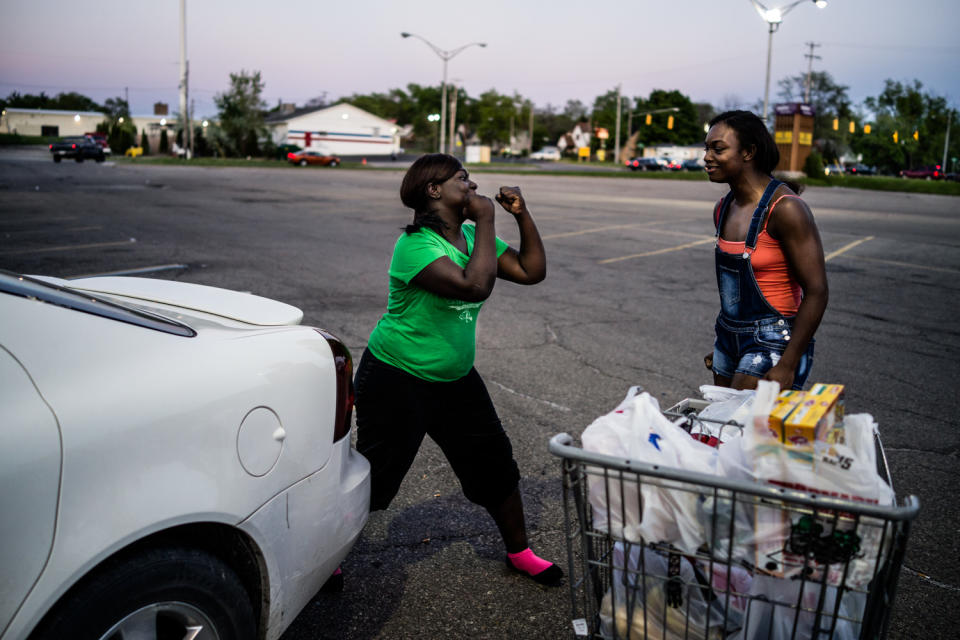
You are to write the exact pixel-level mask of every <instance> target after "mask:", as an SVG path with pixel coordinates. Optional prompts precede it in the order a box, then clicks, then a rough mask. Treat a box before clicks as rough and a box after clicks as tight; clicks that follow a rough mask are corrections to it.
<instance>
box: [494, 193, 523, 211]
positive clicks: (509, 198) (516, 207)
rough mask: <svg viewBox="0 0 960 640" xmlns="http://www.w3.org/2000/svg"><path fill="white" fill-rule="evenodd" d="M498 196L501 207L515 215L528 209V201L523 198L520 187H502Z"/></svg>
mask: <svg viewBox="0 0 960 640" xmlns="http://www.w3.org/2000/svg"><path fill="white" fill-rule="evenodd" d="M496 198H497V202H499V203H500V206H501V207H503V208H504V209H505V210H506V211H508V212H510V213H512V214H513V215H515V216H518V215H520V214H521V213H523V212H524V211H526V210H527V203H526V202H525V201H524V200H523V194H522V193H520V187H500V193H498V194H497V196H496Z"/></svg>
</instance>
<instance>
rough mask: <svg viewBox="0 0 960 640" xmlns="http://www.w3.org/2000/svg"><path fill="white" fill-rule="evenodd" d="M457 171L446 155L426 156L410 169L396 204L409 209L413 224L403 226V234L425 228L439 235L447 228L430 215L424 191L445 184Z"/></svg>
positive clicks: (430, 210)
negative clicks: (434, 185)
mask: <svg viewBox="0 0 960 640" xmlns="http://www.w3.org/2000/svg"><path fill="white" fill-rule="evenodd" d="M461 169H463V165H462V164H460V161H459V160H457V159H456V158H454V157H453V156H451V155H448V154H446V153H428V154H426V155H423V156H420V157H419V158H417V160H416V161H415V162H414V163H413V164H412V165H410V168H409V169H407V173H406V175H405V176H403V184H401V185H400V200H401V201H402V202H403V204H405V205H406V206H408V207H410V208H411V209H413V222H412V223H411V224H408V225H407V226H406V229H405V230H406V232H407V233H416V232H417V231H419V230H420V228H421V227H426V228H428V229H433V230H434V231H436V232H437V233H439V234H443V230H444V229H446V228H447V224H446V223H445V222H444V221H443V219H441V218H440V216H439V215H437V213H436V212H435V211H433V209H432V200H431V198H430V196H429V195H428V194H427V187H428V186H430V185H431V184H441V183H443V182H446V181H447V180H449V179H450V178H452V177H453V176H455V175H456V174H457V172H458V171H460V170H461Z"/></svg>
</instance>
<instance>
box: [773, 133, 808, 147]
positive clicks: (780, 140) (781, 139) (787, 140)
mask: <svg viewBox="0 0 960 640" xmlns="http://www.w3.org/2000/svg"><path fill="white" fill-rule="evenodd" d="M801 135H802V134H801ZM773 139H774V141H775V142H776V143H777V144H792V143H793V131H775V132H774V133H773Z"/></svg>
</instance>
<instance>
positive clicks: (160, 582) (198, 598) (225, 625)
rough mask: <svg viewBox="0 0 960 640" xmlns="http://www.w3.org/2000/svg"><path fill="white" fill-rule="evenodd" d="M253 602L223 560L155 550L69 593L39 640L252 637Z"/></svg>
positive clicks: (189, 552)
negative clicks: (59, 639) (60, 639)
mask: <svg viewBox="0 0 960 640" xmlns="http://www.w3.org/2000/svg"><path fill="white" fill-rule="evenodd" d="M256 631H257V623H256V620H255V617H254V614H253V607H252V606H251V604H250V597H249V595H248V594H247V592H246V590H245V589H244V588H243V585H242V584H241V583H240V579H239V578H237V575H236V574H235V573H234V572H233V570H232V569H231V568H230V567H229V566H227V565H226V564H225V563H224V562H223V561H221V560H219V559H218V558H216V557H214V556H212V555H209V554H207V553H205V552H202V551H196V550H191V549H179V548H164V549H152V550H149V551H147V552H145V553H142V554H139V555H136V556H133V557H130V558H127V559H125V560H123V561H117V562H113V563H112V564H110V565H109V566H107V567H105V568H104V569H103V570H101V571H100V572H99V573H96V574H94V576H93V577H92V579H89V580H86V581H85V582H84V583H81V586H80V587H79V589H76V590H75V592H73V593H71V594H70V595H69V596H67V599H66V600H65V601H64V602H63V604H61V605H60V606H59V608H58V609H56V610H54V612H53V613H52V614H51V615H50V616H48V618H47V619H45V620H44V622H43V623H41V626H40V627H39V628H38V630H37V632H36V633H35V634H34V636H33V638H36V639H37V640H41V639H42V640H46V639H48V638H49V639H51V640H52V639H54V638H71V637H73V638H99V639H100V640H122V639H124V638H138V639H144V640H163V639H165V638H196V639H197V640H253V639H254V638H255V637H256Z"/></svg>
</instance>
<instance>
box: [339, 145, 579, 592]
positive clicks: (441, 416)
mask: <svg viewBox="0 0 960 640" xmlns="http://www.w3.org/2000/svg"><path fill="white" fill-rule="evenodd" d="M476 190H477V185H476V184H475V183H474V182H472V181H471V180H470V177H469V175H468V173H467V171H466V169H464V168H463V166H462V165H461V164H460V161H459V160H457V159H456V158H454V157H453V156H449V155H446V154H440V153H435V154H429V155H425V156H422V157H421V158H419V159H418V160H417V161H416V162H414V163H413V165H412V166H411V167H410V169H409V170H408V171H407V173H406V176H404V179H403V184H402V186H401V187H400V199H401V200H402V201H403V203H404V204H405V205H406V206H407V207H409V208H410V209H412V210H413V212H414V216H413V222H412V224H410V225H408V226H407V228H406V230H405V232H404V233H403V234H401V236H400V238H399V239H398V240H397V242H396V245H395V246H394V249H393V258H392V259H391V261H390V269H389V276H390V283H389V295H388V299H387V311H386V313H385V314H384V315H383V316H382V317H381V318H380V321H379V322H378V323H377V326H376V328H374V330H373V333H371V335H370V340H369V342H368V344H367V349H366V350H365V351H364V353H363V356H362V357H361V359H360V364H359V365H358V367H357V375H356V409H357V449H358V450H359V451H360V453H362V454H363V455H364V456H366V457H367V459H368V460H369V461H370V465H371V469H372V470H371V497H370V509H371V510H372V511H376V510H379V509H386V508H387V506H388V505H389V504H390V501H391V500H393V498H394V496H395V495H396V494H397V491H398V490H399V488H400V483H401V482H402V481H403V477H404V476H405V475H406V473H407V471H408V470H409V469H410V465H411V464H412V463H413V459H414V458H415V457H416V455H417V451H418V450H419V448H420V444H421V443H422V442H423V437H424V436H425V435H429V436H430V437H431V438H432V439H433V440H434V441H435V442H436V443H437V444H438V445H439V446H440V448H441V449H442V450H443V453H444V455H445V456H446V457H447V460H449V462H450V465H451V467H452V468H453V471H454V473H456V475H457V478H458V479H459V481H460V485H461V487H462V489H463V493H464V495H465V496H466V497H467V499H469V500H470V501H471V502H474V503H476V504H479V505H481V506H483V507H484V508H486V509H487V511H488V512H489V513H490V515H491V516H493V519H494V521H495V522H496V524H497V528H498V529H499V530H500V535H501V536H502V537H503V541H504V544H505V546H506V549H507V558H506V562H507V565H508V566H509V567H510V568H512V569H514V570H516V571H518V572H520V573H522V574H523V575H525V576H528V577H530V578H532V579H533V580H535V581H537V582H538V583H541V584H551V585H555V584H558V583H559V581H560V579H561V578H562V577H563V571H562V570H561V569H560V568H559V567H558V566H556V565H555V564H553V563H551V562H548V561H546V560H543V559H541V558H539V557H537V556H536V555H535V554H534V553H533V551H532V550H531V549H530V547H529V545H528V543H527V534H526V525H525V523H524V517H523V503H522V501H521V499H520V491H519V488H518V483H519V480H520V473H519V470H518V469H517V463H516V462H515V461H514V459H513V449H512V447H511V445H510V440H509V438H507V434H506V433H505V432H504V430H503V427H502V426H501V424H500V419H499V417H498V416H497V412H496V410H495V409H494V407H493V403H492V402H491V400H490V396H489V394H488V393H487V389H486V386H485V385H484V383H483V380H482V379H481V378H480V375H479V374H478V373H477V371H476V369H474V368H473V360H474V354H475V351H476V323H477V314H478V313H479V311H480V307H481V306H482V305H483V301H484V300H486V299H487V297H489V296H490V293H491V292H492V291H493V285H494V282H495V281H496V279H497V278H503V279H504V280H509V281H511V282H516V283H519V284H536V283H538V282H540V281H541V280H543V279H544V277H545V276H546V273H547V260H546V255H545V253H544V250H543V243H542V242H541V240H540V233H539V232H538V231H537V227H536V225H535V224H534V222H533V218H532V217H531V216H530V212H529V210H527V206H526V203H525V202H524V199H523V196H522V195H521V193H520V189H519V187H501V189H500V192H499V193H498V194H497V196H496V199H497V202H499V203H500V205H501V206H502V207H503V208H504V209H505V210H506V211H508V212H509V213H511V214H512V215H513V216H514V218H515V219H516V221H517V226H518V227H519V230H520V250H519V251H517V250H514V249H512V248H510V247H509V246H508V245H507V244H506V243H505V242H503V241H502V240H500V239H499V238H497V237H496V233H495V230H494V205H493V202H492V201H491V200H490V199H489V198H487V197H484V196H481V195H479V194H477V193H476ZM465 221H470V222H472V223H473V224H464V222H465Z"/></svg>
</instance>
